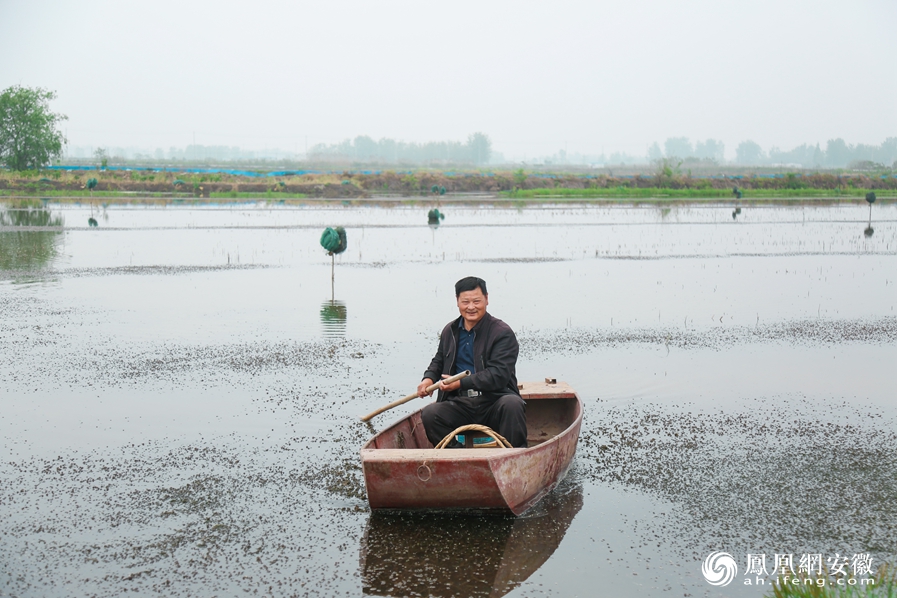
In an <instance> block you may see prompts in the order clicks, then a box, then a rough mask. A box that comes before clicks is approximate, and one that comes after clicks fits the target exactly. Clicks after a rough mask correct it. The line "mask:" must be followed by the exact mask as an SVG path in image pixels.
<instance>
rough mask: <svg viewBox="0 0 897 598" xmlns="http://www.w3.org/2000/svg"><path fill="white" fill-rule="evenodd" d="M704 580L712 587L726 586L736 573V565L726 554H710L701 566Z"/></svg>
mask: <svg viewBox="0 0 897 598" xmlns="http://www.w3.org/2000/svg"><path fill="white" fill-rule="evenodd" d="M701 573H703V574H704V579H706V580H707V583H709V584H710V585H712V586H727V585H729V583H731V581H732V579H733V578H734V577H735V574H736V573H738V565H736V564H735V559H734V558H733V557H732V555H731V554H729V553H728V552H711V553H710V554H709V555H708V556H707V558H706V559H704V564H703V565H701Z"/></svg>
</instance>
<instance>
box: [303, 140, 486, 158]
mask: <svg viewBox="0 0 897 598" xmlns="http://www.w3.org/2000/svg"><path fill="white" fill-rule="evenodd" d="M491 157H492V140H491V139H489V136H488V135H486V134H484V133H473V134H471V135H469V136H468V137H467V141H466V142H464V143H462V142H460V141H429V142H426V143H414V142H405V141H396V140H395V139H387V138H383V139H380V140H376V141H375V140H374V139H372V138H371V137H368V136H367V135H360V136H358V137H356V138H355V139H351V140H350V139H346V140H345V141H343V142H341V143H334V144H325V143H319V144H318V145H315V146H314V147H312V148H311V149H309V151H308V159H309V160H312V161H334V160H342V161H348V162H359V163H370V164H377V163H379V164H421V165H425V164H475V165H482V164H488V163H489V160H490V158H491Z"/></svg>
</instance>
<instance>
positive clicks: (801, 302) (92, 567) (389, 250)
mask: <svg viewBox="0 0 897 598" xmlns="http://www.w3.org/2000/svg"><path fill="white" fill-rule="evenodd" d="M426 211H427V208H426V207H391V208H386V207H346V206H334V207H333V208H328V209H325V208H319V207H317V208H312V207H304V208H303V207H297V206H269V205H263V204H244V205H238V206H208V207H202V208H197V207H193V206H177V205H172V206H168V207H156V206H154V207H123V206H116V205H107V206H105V207H103V206H102V205H95V206H90V205H83V206H72V205H55V204H52V203H48V204H46V205H45V206H44V207H42V208H40V209H37V208H31V209H28V210H21V209H14V208H11V207H9V206H7V207H4V208H0V214H2V218H0V381H2V385H0V386H2V391H0V435H2V458H0V461H2V463H0V479H2V480H3V484H2V486H0V538H2V540H0V595H9V596H81V595H84V596H87V595H91V596H92V595H97V596H117V595H121V594H122V593H123V592H125V591H136V592H137V593H138V594H139V595H171V596H195V595H208V596H212V595H233V594H237V593H241V594H242V593H243V592H245V591H248V592H251V593H254V594H258V595H270V596H284V595H321V596H331V595H349V596H356V595H362V594H369V595H388V596H404V595H435V596H452V595H454V596H489V595H493V596H498V595H505V594H507V595H511V596H575V595H581V596H589V595H595V591H596V588H602V591H603V592H606V593H608V594H613V595H618V596H653V595H657V596H664V595H669V596H673V595H705V594H706V595H711V596H736V595H737V596H757V595H761V594H762V593H763V590H764V588H762V587H760V588H757V587H753V586H751V587H747V586H745V585H744V583H743V581H744V579H745V576H744V571H743V569H744V564H745V561H746V558H747V555H748V554H749V553H754V554H760V553H763V554H766V555H767V560H768V561H770V562H771V561H772V559H773V555H774V554H777V553H793V554H794V555H795V561H796V560H797V558H798V557H799V556H800V555H801V554H804V553H820V554H823V555H824V556H826V557H834V556H835V554H836V553H837V554H840V555H845V554H847V555H850V556H852V555H853V554H856V553H870V554H873V555H874V558H875V559H876V560H875V561H874V563H878V562H881V561H883V560H890V561H894V560H895V558H897V507H895V504H897V501H894V500H893V497H894V496H895V495H897V457H895V455H897V423H895V422H897V420H895V417H897V411H895V408H894V404H895V395H897V393H895V391H897V383H895V378H894V368H893V364H894V363H897V313H895V311H894V307H895V304H897V287H895V282H897V207H895V206H893V205H876V206H875V207H874V209H873V221H872V227H873V229H874V232H873V234H872V235H871V236H870V235H868V234H867V233H864V230H865V229H867V227H868V224H869V223H868V221H867V218H868V209H867V208H866V206H865V205H859V204H856V205H853V204H851V205H843V204H842V205H835V206H828V207H825V206H823V207H818V206H817V207H812V206H806V207H800V206H798V207H750V206H745V207H743V208H742V211H741V213H740V214H735V217H734V218H733V209H732V207H731V206H722V205H720V206H680V207H672V208H670V209H658V208H654V207H649V208H644V207H634V206H619V207H617V206H614V207H590V206H578V207H577V206H574V207H564V208H558V207H550V206H547V207H532V208H526V209H505V208H493V207H464V208H452V207H445V208H443V211H444V212H446V213H447V217H446V220H445V221H444V222H443V224H442V225H441V226H440V227H438V228H430V227H428V226H427V224H426ZM89 218H94V219H95V220H96V222H97V226H96V227H93V226H90V225H89V223H88V219H89ZM327 225H343V226H345V227H346V228H347V231H348V238H349V249H348V251H347V252H346V253H345V254H343V255H341V256H338V257H337V259H336V264H335V266H336V268H335V270H336V277H335V278H336V279H335V284H333V286H331V264H330V259H329V258H328V257H327V256H326V255H325V254H324V252H323V250H322V249H321V248H320V246H319V245H318V238H319V236H320V233H321V230H322V229H323V227H324V226H327ZM470 274H474V275H478V276H480V277H482V278H484V279H486V281H487V282H488V284H489V290H490V311H491V312H492V313H494V314H495V315H496V316H498V317H500V318H502V319H504V320H505V321H507V322H508V323H509V324H511V326H512V327H513V328H514V329H515V330H516V331H517V333H518V337H519V339H520V343H521V356H520V360H519V362H518V378H520V379H521V380H538V379H541V378H544V377H545V376H552V377H556V378H559V379H563V380H566V381H567V382H569V383H570V384H572V385H573V386H574V387H575V388H576V389H577V390H578V391H579V392H580V395H581V396H582V398H583V400H584V402H585V406H586V414H585V420H584V425H583V436H582V437H581V441H580V446H579V450H578V453H577V457H576V460H575V462H574V467H573V470H572V472H571V474H570V475H569V476H568V478H567V480H566V481H565V482H564V484H563V485H562V486H561V487H559V488H558V489H557V491H556V492H555V493H553V494H552V495H551V496H550V497H549V498H548V499H546V500H545V501H543V503H540V505H539V506H538V507H537V508H536V509H534V510H533V511H531V512H529V513H527V514H526V515H525V516H524V517H523V518H521V519H516V520H515V519H508V518H502V517H498V518H496V517H485V518H484V517H475V518H471V517H463V516H443V515H433V514H423V515H415V516H408V517H398V518H396V517H383V516H380V515H373V514H372V513H371V512H370V510H369V509H368V507H367V503H366V501H365V496H364V485H363V481H362V479H361V477H360V470H359V466H358V453H357V451H358V448H359V447H360V445H361V444H362V443H363V442H364V441H365V440H366V439H367V438H368V437H369V436H370V435H371V434H372V433H373V431H374V430H375V429H379V428H381V427H382V426H384V425H385V424H386V423H388V422H389V421H392V420H393V419H395V418H397V417H399V416H400V415H401V414H402V413H407V412H409V411H410V410H412V409H416V408H419V407H420V406H421V405H422V404H423V401H418V402H412V403H409V404H407V405H406V406H404V407H403V408H400V409H398V410H397V411H396V412H393V413H387V414H384V415H381V416H379V417H378V418H376V419H375V420H374V421H373V426H372V427H370V426H367V425H365V424H362V423H361V422H360V421H359V420H358V416H359V415H360V414H364V413H367V412H369V411H371V410H373V409H374V408H376V407H378V406H380V405H382V404H385V403H388V402H390V401H393V400H395V399H396V398H398V397H400V396H402V395H404V394H406V393H407V392H410V390H411V389H413V388H414V387H415V385H416V383H417V381H418V380H419V379H420V375H421V372H422V371H423V369H424V367H425V366H426V365H427V363H428V360H429V356H430V355H431V354H432V352H433V351H434V350H435V343H436V335H437V333H438V331H439V330H440V329H441V327H442V325H444V323H445V322H446V321H448V319H450V318H452V317H453V315H454V314H455V313H456V312H455V308H454V303H453V299H454V298H453V294H452V285H453V283H454V282H455V280H457V279H458V278H460V277H462V276H466V275H470ZM717 550H723V551H727V552H729V553H730V554H732V555H733V556H734V557H735V558H736V560H737V562H738V565H739V572H738V574H737V575H736V578H735V580H734V582H733V583H732V584H730V585H728V586H726V587H724V588H715V587H713V586H711V585H709V584H708V583H707V582H706V581H705V579H704V577H703V576H702V574H701V561H702V560H703V559H704V558H705V557H706V556H707V554H709V553H710V552H712V551H717ZM769 568H770V569H771V568H772V566H771V564H770V565H769Z"/></svg>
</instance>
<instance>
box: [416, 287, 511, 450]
mask: <svg viewBox="0 0 897 598" xmlns="http://www.w3.org/2000/svg"><path fill="white" fill-rule="evenodd" d="M455 297H456V299H457V302H458V310H459V311H460V312H461V316H460V317H459V318H458V319H456V320H452V321H451V322H449V323H448V324H447V325H446V326H445V328H444V329H443V330H442V334H441V336H440V339H439V348H438V349H437V350H436V355H435V356H434V357H433V361H431V362H430V366H429V367H428V368H427V371H426V372H424V379H423V380H422V381H421V383H420V385H419V386H418V387H417V394H418V396H420V397H424V396H429V395H430V394H431V393H428V392H427V387H429V386H432V385H433V384H434V383H435V382H436V381H440V380H442V379H443V378H448V377H450V376H453V375H454V374H457V373H458V372H463V371H464V370H470V376H468V377H466V378H462V379H461V380H456V381H455V382H450V383H448V384H446V383H444V382H441V381H440V382H439V392H438V394H437V397H436V402H435V403H430V404H429V405H427V406H426V407H424V410H423V413H422V414H421V418H422V420H423V424H424V430H425V431H426V433H427V438H428V439H429V440H430V442H431V443H433V445H434V446H435V445H436V444H438V443H439V441H441V440H442V439H443V438H445V436H446V435H447V434H449V433H451V432H452V431H453V430H455V429H457V428H459V427H461V426H463V425H466V424H480V425H484V426H488V427H489V428H491V429H493V430H495V431H496V432H498V433H499V434H501V435H502V436H504V437H505V439H506V440H507V441H508V442H510V443H511V445H512V446H514V447H524V448H525V447H526V404H525V403H524V402H523V399H522V398H520V393H519V392H518V390H517V372H516V365H517V353H518V351H519V347H518V345H517V337H516V336H515V335H514V331H513V330H511V327H510V326H508V325H507V324H505V323H504V322H502V321H501V320H499V319H498V318H495V317H493V316H492V315H491V314H488V313H486V306H488V305H489V293H488V292H487V291H486V281H484V280H483V279H482V278H476V277H475V276H468V277H467V278H462V279H461V280H459V281H458V282H457V283H456V284H455ZM449 446H450V447H451V446H458V443H457V442H456V441H455V440H452V444H450V445H449Z"/></svg>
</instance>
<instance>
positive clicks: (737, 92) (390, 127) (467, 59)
mask: <svg viewBox="0 0 897 598" xmlns="http://www.w3.org/2000/svg"><path fill="white" fill-rule="evenodd" d="M895 31H897V1H895V0H854V1H851V2H848V1H842V2H832V1H828V0H749V1H748V0H745V1H730V0H677V1H672V0H627V1H620V0H614V1H612V2H604V1H591V2H584V1H569V0H567V1H564V0H560V1H559V0H553V1H542V2H526V1H523V0H514V1H510V0H501V1H492V2H490V1H488V0H486V1H483V0H480V1H477V2H470V1H465V0H453V1H452V2H425V1H422V0H418V1H416V2H395V1H384V0H380V1H376V2H373V1H366V2H361V1H334V0H328V1H323V0H322V1H318V2H302V1H284V2H278V1H266V0H261V1H258V0H257V1H255V2H246V1H241V2H236V1H228V0H215V1H190V0H181V1H179V2H174V1H167V0H166V1H155V2H141V1H139V0H136V1H120V0H119V1H103V0H77V1H70V2H63V1H57V2H47V1H41V0H0V88H6V87H8V86H10V85H14V84H21V85H26V86H40V87H44V88H48V89H52V90H55V91H56V92H57V93H58V95H59V98H58V99H57V100H56V101H55V102H54V104H53V107H54V108H55V109H56V110H57V111H59V112H62V113H64V114H67V115H68V116H69V120H68V121H67V122H66V123H65V124H64V127H65V129H66V130H67V134H68V138H69V143H70V144H71V145H79V146H107V147H108V146H135V147H144V148H149V149H152V148H156V147H161V148H165V149H167V148H168V147H170V146H177V147H184V146H186V145H188V144H190V143H192V142H193V139H194V134H195V139H196V142H197V143H200V144H204V145H230V146H241V147H243V148H247V149H262V148H264V147H269V148H271V147H277V148H282V149H293V150H298V151H300V152H301V151H304V148H305V144H306V139H307V143H308V145H309V146H311V145H313V144H315V143H319V142H329V143H332V142H337V141H340V140H342V139H345V138H351V137H355V136H356V135H370V136H372V137H374V138H375V139H377V138H380V137H392V138H395V139H401V140H405V141H430V140H443V139H456V140H464V139H466V137H467V135H468V134H469V133H472V132H475V131H482V132H484V133H486V134H488V135H489V136H490V137H491V138H492V140H493V144H494V147H495V149H496V150H498V151H501V152H504V153H505V154H506V155H507V156H508V157H519V158H523V156H524V155H527V156H530V157H532V156H535V155H541V154H549V153H553V152H555V151H557V150H558V149H562V148H564V147H565V146H566V147H567V150H568V151H569V152H584V153H594V154H599V153H601V152H602V151H605V152H608V153H610V152H611V151H626V152H628V153H632V154H637V155H644V154H645V152H646V150H647V147H648V145H649V144H650V143H652V142H654V141H659V142H660V143H661V145H662V143H663V140H664V139H666V138H667V137H672V136H686V137H689V138H691V139H692V140H695V139H702V140H703V139H706V138H715V139H721V140H722V141H724V142H725V144H726V154H727V157H731V156H733V155H734V151H735V146H736V145H737V144H738V142H740V141H743V140H745V139H752V140H754V141H756V142H758V143H759V144H760V145H761V146H763V147H764V148H765V149H768V148H769V147H770V146H773V145H775V146H778V147H780V148H783V149H790V148H791V147H793V146H795V145H798V144H800V143H804V142H807V143H814V144H815V143H817V142H819V143H821V144H822V145H823V147H824V146H825V142H826V140H828V139H831V138H834V137H842V138H844V139H845V140H846V141H847V142H848V143H852V144H855V143H874V144H878V143H881V141H882V140H884V138H885V137H889V136H897V34H895Z"/></svg>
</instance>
